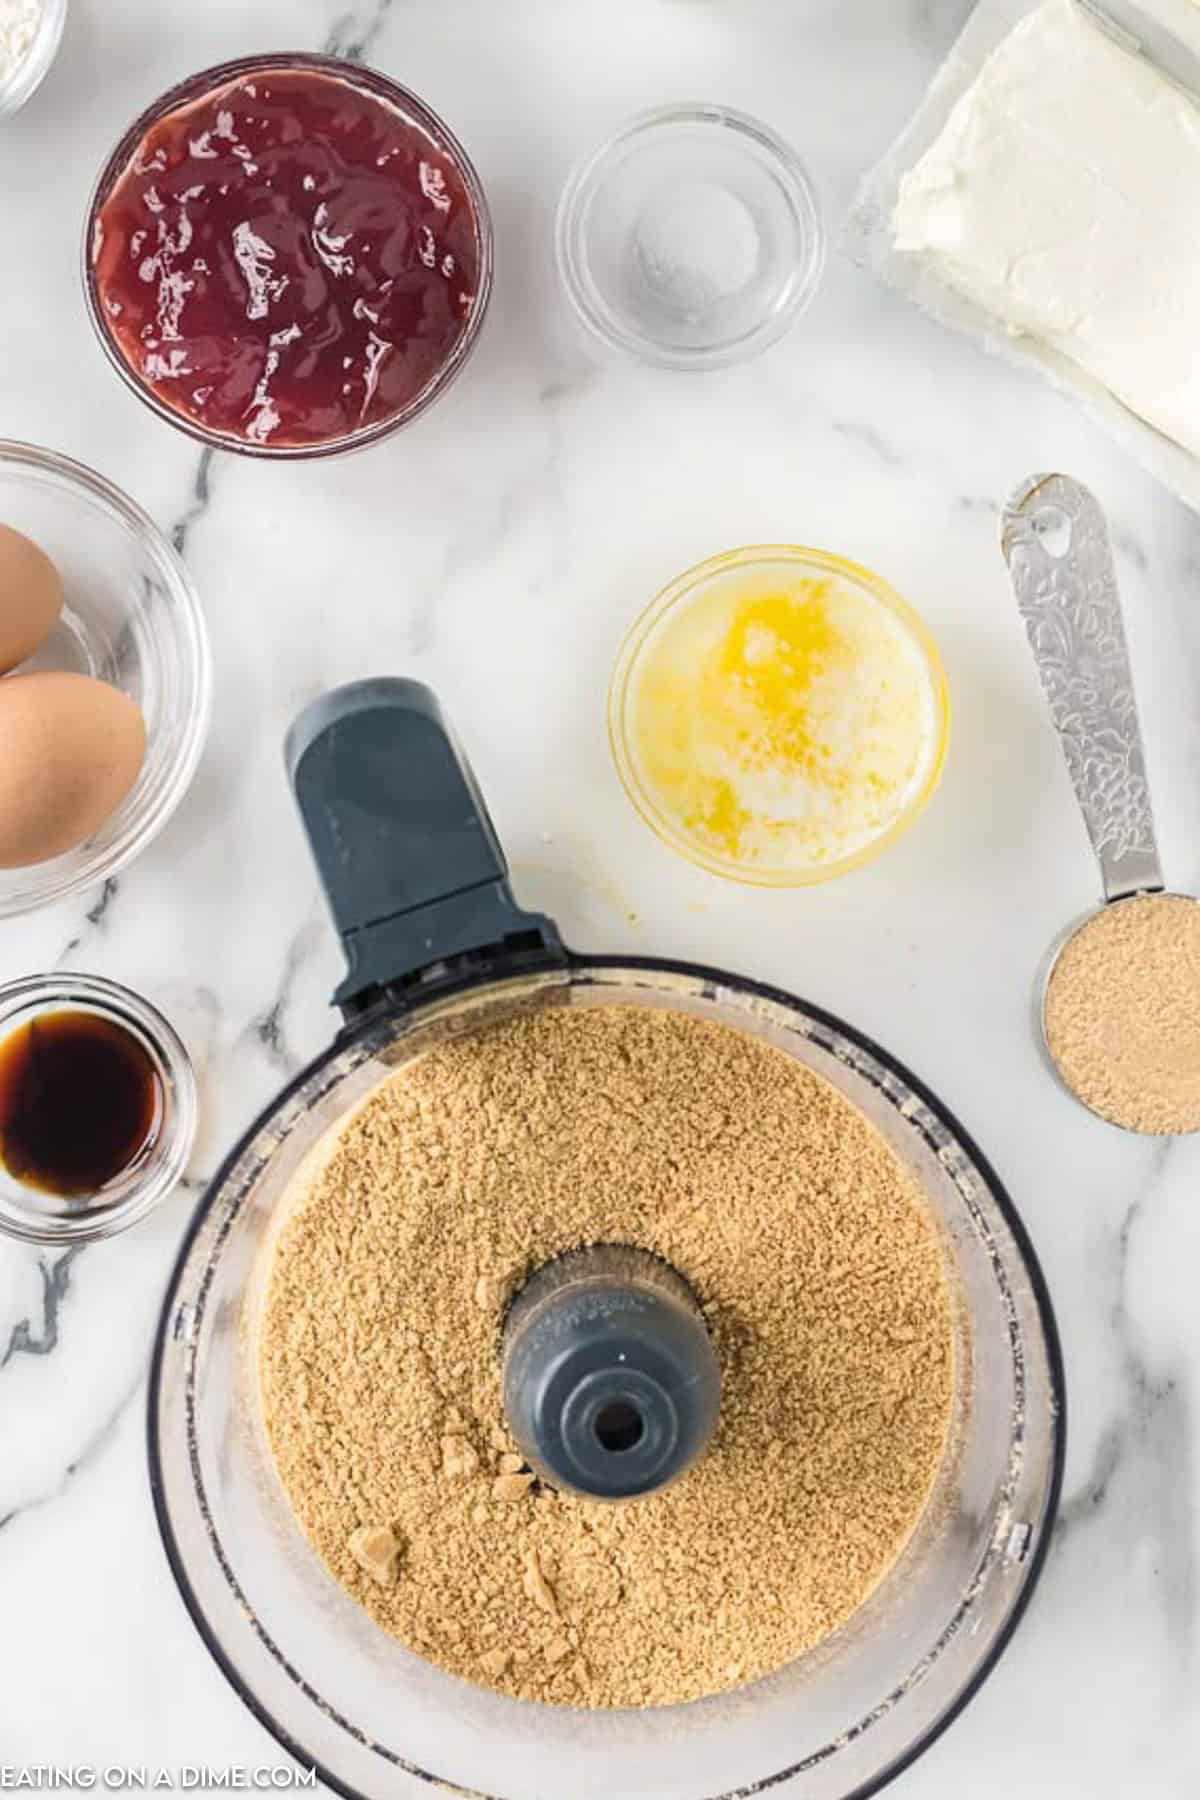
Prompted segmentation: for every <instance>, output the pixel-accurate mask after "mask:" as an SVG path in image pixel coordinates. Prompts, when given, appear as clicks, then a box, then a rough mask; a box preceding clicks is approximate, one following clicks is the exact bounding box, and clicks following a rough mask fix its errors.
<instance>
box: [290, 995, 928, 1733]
mask: <svg viewBox="0 0 1200 1800" xmlns="http://www.w3.org/2000/svg"><path fill="white" fill-rule="evenodd" d="M589 1243H629V1244H636V1245H639V1246H641V1247H643V1248H645V1249H648V1250H650V1251H652V1252H654V1253H656V1254H657V1255H659V1256H662V1257H664V1258H665V1259H666V1260H667V1261H668V1262H670V1263H671V1264H673V1265H674V1267H676V1268H677V1269H678V1270H679V1271H680V1273H681V1274H682V1275H683V1276H684V1277H685V1278H686V1280H687V1281H688V1282H689V1283H690V1284H691V1286H692V1288H693V1291H694V1292H695V1293H696V1294H697V1297H698V1298H699V1300H700V1302H701V1304H702V1305H703V1306H704V1307H705V1308H706V1313H705V1316H706V1318H707V1319H708V1321H709V1325H710V1329H711V1331H712V1335H713V1342H714V1344H715V1346H716V1349H717V1353H718V1357H719V1359H720V1363H721V1372H722V1383H723V1387H722V1408H721V1418H720V1422H719V1425H718V1429H717V1433H716V1436H715V1438H714V1440H713V1442H712V1444H711V1445H710V1446H709V1449H708V1451H707V1452H706V1454H705V1455H704V1456H703V1457H702V1458H701V1459H700V1461H699V1462H698V1463H697V1464H696V1465H695V1466H694V1467H693V1468H692V1469H690V1470H689V1471H688V1472H687V1473H686V1474H685V1475H684V1476H683V1477H682V1478H681V1479H680V1480H679V1481H677V1482H675V1483H674V1484H673V1485H672V1486H670V1487H669V1488H666V1489H664V1490H663V1491H662V1492H660V1493H657V1494H653V1495H649V1496H647V1497H645V1498H643V1499H640V1500H635V1501H630V1502H627V1503H624V1504H621V1505H616V1506H611V1505H605V1504H603V1503H601V1502H593V1501H587V1500H582V1499H579V1498H576V1497H575V1496H573V1495H571V1494H567V1493H561V1492H553V1491H551V1490H549V1489H547V1488H545V1487H539V1486H537V1485H536V1484H535V1485H531V1486H530V1487H529V1489H528V1490H527V1492H526V1495H525V1497H524V1498H523V1499H522V1500H521V1502H520V1503H519V1504H513V1503H502V1502H501V1501H499V1500H497V1499H493V1498H492V1491H493V1485H494V1483H495V1481H496V1480H497V1479H503V1478H506V1477H510V1476H518V1475H522V1474H523V1473H524V1472H525V1471H524V1468H523V1465H522V1466H521V1467H520V1468H516V1469H514V1468H510V1467H507V1466H505V1467H501V1468H500V1469H499V1473H498V1474H497V1472H496V1465H495V1462H494V1456H501V1457H508V1456H515V1455H516V1454H517V1452H516V1447H515V1445H514V1444H513V1442H512V1438H511V1436H510V1434H509V1433H508V1431H507V1429H506V1421H505V1417H504V1412H503V1408H502V1404H501V1397H500V1368H499V1358H498V1339H499V1332H500V1324H501V1318H500V1313H499V1310H498V1308H495V1307H492V1306H489V1307H487V1308H484V1307H482V1306H481V1305H478V1304H476V1303H475V1297H474V1296H475V1293H476V1291H477V1289H478V1284H479V1281H480V1278H481V1277H484V1276H486V1277H488V1278H489V1279H490V1280H491V1281H493V1282H494V1283H495V1284H496V1288H495V1292H496V1293H503V1294H505V1295H507V1294H510V1293H513V1292H515V1291H516V1290H517V1289H518V1288H519V1287H520V1286H521V1284H522V1283H523V1282H524V1281H525V1279H526V1278H527V1277H528V1275H529V1274H530V1273H532V1271H533V1270H534V1269H536V1268H538V1267H539V1266H540V1265H541V1264H542V1263H544V1262H546V1261H548V1260H549V1259H550V1258H551V1257H553V1256H557V1255H559V1254H561V1253H562V1252H563V1251H565V1250H570V1249H575V1248H578V1247H580V1246H582V1245H586V1244H589ZM464 1270H465V1271H467V1272H468V1273H467V1274H466V1275H465V1276H464ZM259 1350H260V1368H261V1381H262V1398H263V1408H264V1416H265V1420H266V1425H267V1429H268V1432H269V1435H270V1440H271V1444H272V1447H273V1450H274V1454H275V1458H276V1462H277V1465H278V1468H279V1473H280V1476H281V1479H282V1481H283V1484H284V1488H285V1491H286V1492H287V1494H288V1496H289V1499H290V1501H291V1504H292V1507H293V1509H294V1510H295V1513H296V1515H297V1517H298V1519H299V1521H300V1524H301V1526H302V1527H303V1529H304V1531H305V1532H306V1533H307V1535H308V1537H309V1538H310V1540H311V1541H312V1543H313V1545H314V1546H315V1548H316V1549H317V1551H318V1552H319V1553H320V1555H321V1556H322V1557H323V1558H324V1559H325V1561H326V1563H327V1564H328V1566H329V1568H330V1570H331V1572H332V1574H333V1575H334V1577H335V1578H336V1579H337V1580H338V1581H339V1582H341V1583H342V1585H343V1586H344V1587H345V1588H346V1589H348V1591H349V1592H350V1593H351V1594H352V1595H353V1596H354V1597H355V1598H356V1599H357V1600H358V1601H359V1602H360V1604H361V1605H362V1606H363V1607H365V1608H366V1610H367V1611H368V1612H369V1613H370V1614H371V1616H372V1617H373V1618H374V1619H375V1620H376V1621H377V1622H378V1624H379V1625H380V1626H381V1627H382V1628H383V1629H384V1630H386V1631H389V1632H391V1633H392V1634H393V1635H394V1636H395V1637H397V1638H399V1639H400V1640H401V1642H403V1643H406V1644H408V1645H409V1646H410V1647H413V1648H414V1649H417V1650H418V1652H419V1653H420V1654H422V1655H424V1656H426V1657H427V1658H428V1659H429V1660H430V1661H432V1662H435V1663H437V1664H438V1665H439V1666H441V1667H442V1668H445V1669H448V1670H450V1671H451V1672H452V1673H454V1674H457V1675H460V1676H462V1677H464V1678H466V1679H468V1680H473V1681H477V1682H482V1683H484V1684H485V1685H488V1686H491V1687H494V1688H496V1689H498V1690H499V1691H500V1692H502V1693H505V1694H508V1695H511V1696H514V1697H516V1698H520V1699H526V1700H537V1701H543V1702H546V1703H549V1704H553V1705H566V1706H588V1707H627V1706H634V1707H641V1706H658V1705H668V1704H676V1703H681V1702H684V1701H688V1700H693V1699H697V1698H699V1697H701V1696H703V1695H706V1694H712V1693H717V1692H720V1691H721V1690H723V1689H726V1688H729V1687H731V1686H734V1685H736V1684H737V1683H739V1682H743V1681H753V1680H756V1679H758V1678H759V1677H761V1676H763V1675H765V1674H767V1673H769V1672H771V1671H772V1670H775V1669H778V1668H780V1667H782V1666H783V1665H785V1664H787V1663H789V1662H792V1661H794V1660H795V1659H796V1658H797V1657H799V1656H801V1655H802V1654H803V1653H804V1652H805V1651H806V1650H808V1649H810V1648H811V1647H812V1646H813V1645H814V1644H816V1643H819V1642H820V1641H821V1639H823V1638H824V1637H826V1636H827V1635H828V1634H829V1633H830V1632H831V1631H833V1630H835V1629H836V1628H837V1627H838V1626H839V1625H841V1624H842V1623H844V1621H845V1620H846V1619H847V1618H849V1616H850V1615H851V1614H852V1613H853V1612H854V1611H855V1610H856V1608H857V1607H859V1606H860V1605H861V1604H862V1602H863V1601H864V1600H865V1599H866V1598H867V1596H868V1595H869V1594H870V1593H871V1591H872V1590H873V1589H874V1588H875V1587H876V1586H877V1585H878V1583H879V1581H880V1580H881V1579H882V1578H883V1577H884V1576H885V1575H886V1574H887V1572H888V1570H889V1569H890V1568H891V1566H892V1564H893V1563H894V1562H895V1560H896V1557H897V1556H898V1555H899V1553H900V1551H901V1550H902V1549H903V1547H904V1545H905V1543H906V1542H907V1541H908V1539H909V1537H910V1535H911V1533H912V1531H913V1528H914V1526H915V1525H916V1523H917V1521H918V1519H919V1518H920V1516H921V1513H922V1510H923V1508H924V1506H925V1503H926V1500H927V1497H928V1495H929V1493H930V1490H931V1487H932V1484H933V1482H934V1479H935V1476H936V1474H937V1471H938V1469H939V1466H940V1462H941V1458H942V1453H943V1445H944V1442H945V1436H946V1430H947V1423H948V1418H949V1413H950V1406H951V1399H952V1395H953V1387H954V1354H953V1314H952V1307H951V1302H950V1297H949V1294H948V1291H947V1286H946V1281H945V1269H944V1263H943V1256H942V1251H941V1246H940V1242H939V1239H938V1234H937V1228H936V1226H935V1225H934V1223H933V1220H932V1218H931V1216H930V1214H929V1212H928V1210H927V1208H926V1206H925V1204H924V1201H923V1199H922V1196H921V1194H920V1192H919V1190H918V1188H917V1187H916V1185H915V1184H914V1182H913V1181H912V1179H911V1178H910V1177H909V1175H908V1174H907V1172H906V1171H905V1169H904V1168H903V1167H902V1165H901V1164H900V1162H899V1161H898V1159H897V1158H896V1156H895V1155H894V1153H893V1152H892V1151H891V1149H890V1148H889V1147H888V1145H887V1144H886V1143H885V1141H884V1140H883V1138H882V1137H881V1136H880V1134H879V1133H878V1132H877V1131H876V1130H875V1129H874V1127H873V1126H871V1125H870V1124H869V1122H868V1121H867V1120H866V1119H865V1118H864V1117H863V1115H862V1114H861V1113H859V1112H858V1111H857V1110H856V1108H854V1107H853V1106H852V1105H850V1103H849V1102H848V1101H846V1100H845V1099H843V1098H842V1097H841V1095H839V1094H838V1093H836V1092H835V1091H834V1090H833V1089H832V1088H831V1087H829V1086H828V1084H827V1083H825V1082H824V1081H822V1080H820V1079H819V1078H818V1077H817V1076H815V1075H813V1074H811V1073H810V1072H808V1071H807V1070H805V1069H803V1068H801V1067H800V1066H799V1065H798V1064H797V1063H795V1062H794V1061H792V1060H791V1059H790V1058H789V1057H787V1056H785V1055H784V1054H782V1053H781V1052H779V1051H776V1050H774V1049H771V1048H770V1047H768V1046H766V1045H765V1044H762V1043H760V1042H759V1041H757V1040H756V1039H752V1038H750V1037H746V1036H743V1035H742V1034H741V1033H738V1032H734V1031H731V1030H729V1029H727V1028H725V1027H723V1026H719V1025H715V1024H710V1023H708V1022H707V1021H701V1020H698V1019H692V1018H687V1017H684V1016H682V1015H679V1014H674V1013H669V1012H661V1011H651V1010H649V1009H645V1008H635V1007H620V1006H606V1007H602V1008H576V1007H560V1006H554V1007H547V1008H545V1009H543V1010H539V1011H537V1012H530V1013H527V1014H522V1015H520V1016H518V1017H516V1018H514V1019H512V1020H510V1021H508V1022H506V1023H504V1024H501V1025H498V1026H493V1027H489V1028H488V1029H487V1030H485V1031H480V1032H475V1033H473V1034H471V1035H465V1036H463V1037H460V1038H457V1039H451V1040H447V1041H445V1042H443V1043H440V1044H438V1045H437V1046H436V1047H435V1048H433V1049H432V1050H430V1051H428V1052H427V1053H425V1054H424V1055H423V1056H422V1057H421V1058H420V1059H419V1060H418V1061H416V1062H415V1063H413V1064H411V1065H409V1066H408V1067H405V1068H403V1069H400V1070H398V1071H397V1072H395V1073H394V1074H392V1075H391V1076H390V1077H389V1078H388V1079H387V1080H386V1081H385V1082H383V1083H382V1084H381V1086H380V1087H379V1088H378V1089H377V1090H376V1091H375V1092H374V1093H373V1094H372V1095H371V1096H370V1097H369V1098H368V1100H367V1101H366V1103H365V1104H364V1105H363V1106H362V1107H361V1108H359V1110H358V1111H357V1112H356V1113H354V1114H353V1115H352V1117H351V1118H350V1120H349V1121H348V1122H347V1123H346V1124H345V1125H344V1126H343V1127H342V1128H341V1131H340V1134H339V1136H338V1138H337V1139H336V1141H335V1142H334V1144H333V1145H332V1148H331V1152H330V1154H329V1155H328V1157H327V1158H325V1159H324V1160H323V1161H322V1163H321V1165H320V1168H319V1171H318V1173H317V1174H316V1175H315V1176H314V1177H313V1178H312V1180H311V1181H310V1183H309V1184H308V1186H307V1187H306V1188H303V1189H299V1188H298V1193H297V1202H296V1205H295V1207H294V1209H293V1211H292V1212H291V1213H290V1215H289V1216H288V1217H287V1218H286V1219H285V1221H284V1223H283V1225H282V1227H281V1230H280V1233H279V1236H278V1239H277V1242H276V1246H275V1249H274V1253H273V1258H272V1262H271V1265H270V1267H269V1270H268V1272H267V1288H266V1296H265V1306H264V1314H263V1319H262V1326H261V1336H260V1342H259ZM455 1371H459V1373H457V1374H456V1373H455ZM452 1417H457V1418H458V1419H459V1420H461V1421H463V1422H464V1423H463V1424H462V1425H461V1426H460V1427H459V1428H457V1429H455V1430H451V1429H449V1428H448V1422H449V1420H450V1419H451V1418H452ZM466 1422H469V1423H466ZM476 1446H478V1447H479V1448H477V1447H476ZM480 1449H483V1450H484V1451H485V1454H486V1456H487V1464H486V1465H485V1464H484V1463H483V1461H482V1458H481V1456H480ZM447 1458H448V1459H449V1463H450V1468H451V1470H452V1471H453V1473H451V1472H450V1471H446V1472H444V1470H445V1465H446V1462H447ZM472 1459H473V1460H472ZM364 1518H365V1519H372V1520H386V1521H389V1522H394V1526H395V1530H396V1531H397V1532H398V1533H402V1534H403V1537H404V1539H405V1551H404V1569H403V1579H402V1580H396V1581H395V1582H394V1583H393V1584H391V1585H388V1586H385V1585H381V1584H380V1583H379V1581H377V1580H376V1579H374V1578H373V1577H372V1576H371V1575H369V1574H368V1573H367V1572H366V1571H365V1570H364V1569H363V1568H362V1567H361V1566H360V1564H359V1562H358V1561H357V1560H356V1558H355V1556H354V1555H353V1554H352V1553H351V1551H350V1549H349V1547H348V1546H349V1539H350V1537H351V1535H352V1534H353V1532H354V1531H355V1529H356V1527H358V1525H359V1522H360V1521H361V1520H363V1519H364ZM564 1642H565V1643H566V1645H567V1650H566V1651H560V1646H561V1645H562V1644H563V1643H564ZM551 1650H553V1652H554V1654H553V1656H551V1655H550V1654H549V1653H550V1651H551ZM502 1658H507V1660H501V1659H502Z"/></svg>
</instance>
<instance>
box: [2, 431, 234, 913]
mask: <svg viewBox="0 0 1200 1800" xmlns="http://www.w3.org/2000/svg"><path fill="white" fill-rule="evenodd" d="M211 682H212V675H211V664H210V658H209V648H208V637H207V633H206V631H205V626H204V619H203V615H202V614H201V611H200V605H199V602H198V600H197V597H196V593H195V590H194V589H193V587H192V584H191V581H190V579H189V577H188V574H187V571H186V570H185V568H184V566H183V564H182V562H181V561H180V559H179V557H178V556H177V555H176V554H175V551H174V550H173V549H172V548H171V545H170V544H169V543H168V542H167V540H166V538H164V537H163V535H162V533H161V532H160V531H159V530H158V528H157V527H156V526H155V525H154V523H153V521H152V520H150V519H149V518H148V517H147V516H146V514H145V513H143V512H142V511H141V509H140V508H139V507H138V506H136V505H135V504H134V502H133V501H132V500H129V499H128V498H127V497H126V496H125V495H124V494H122V493H121V492H120V490H119V489H117V488H115V487H114V486H113V485H112V484H111V483H110V482H108V481H106V480H105V479H104V478H103V477H102V476H100V475H97V474H96V473H95V472H94V471H93V470H91V469H88V468H85V467H84V466H83V465H82V464H81V463H76V462H72V461H71V460H70V459H69V458H67V457H64V456H59V455H57V454H55V453H54V452H53V451H49V450H42V449H38V448H36V447H34V446H33V445H29V444H17V443H10V442H5V441H0V743H2V744H3V746H4V755H3V757H2V758H0V918H13V917H15V916H16V915H18V914H20V913H26V912H31V911H33V910H34V909H35V908H36V907H40V906H44V905H47V904H49V903H50V902H52V901H56V900H64V899H66V898H68V897H69V896H71V895H73V894H77V893H80V892H82V891H83V890H84V889H86V888H89V887H92V886H94V885H95V884H97V883H99V882H102V881H105V880H107V879H108V878H109V877H111V876H113V875H115V874H117V873H118V871H119V870H121V869H123V868H124V867H125V866H126V864H127V863H129V862H130V861H131V860H132V858H133V857H135V856H136V855H138V854H139V852H140V851H142V850H143V849H145V847H146V845H147V844H148V843H149V842H150V841H151V839H152V838H153V837H154V836H155V835H156V834H157V833H158V832H159V831H160V830H161V829H162V827H163V825H164V824H165V823H166V821H167V820H168V819H169V818H170V816H171V814H172V813H173V812H174V810H175V808H176V807H177V806H178V804H179V802H180V800H181V799H182V798H183V795H184V794H185V792H186V791H187V788H188V785H189V783H190V782H191V779H192V776H193V775H194V774H195V771H196V766H197V764H198V762H199V760H200V754H201V751H202V749H203V747H204V739H205V736H206V733H207V730H208V721H209V714H210V708H211Z"/></svg>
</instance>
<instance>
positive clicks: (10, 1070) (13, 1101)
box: [0, 1010, 162, 1199]
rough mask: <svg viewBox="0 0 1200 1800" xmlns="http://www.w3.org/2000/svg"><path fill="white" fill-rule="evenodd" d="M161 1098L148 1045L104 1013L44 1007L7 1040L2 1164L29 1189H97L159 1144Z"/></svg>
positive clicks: (1, 1096)
mask: <svg viewBox="0 0 1200 1800" xmlns="http://www.w3.org/2000/svg"><path fill="white" fill-rule="evenodd" d="M161 1105H162V1094H161V1087H160V1082H159V1077H158V1072H157V1070H156V1069H155V1066H154V1063H153V1061H152V1059H151V1057H150V1055H149V1053H148V1051H147V1050H146V1048H145V1046H144V1045H143V1044H142V1043H141V1042H140V1040H139V1039H138V1038H136V1037H135V1036H134V1035H133V1033H132V1032H130V1031H127V1030H126V1029H125V1027H124V1026H122V1025H118V1024H117V1023H116V1022H115V1020H112V1019H106V1018H104V1017H102V1016H101V1015H100V1014H98V1013H91V1012H79V1011H69V1010H64V1011H62V1012H48V1013H40V1014H39V1015H38V1016H37V1017H36V1018H34V1019H31V1020H30V1021H29V1022H28V1024H25V1025H22V1026H20V1027H19V1028H18V1029H17V1030H16V1031H14V1032H12V1033H11V1034H10V1035H9V1036H8V1037H6V1038H5V1039H4V1040H3V1041H2V1042H0V1164H2V1165H3V1167H4V1168H5V1169H6V1170H7V1172H8V1174H9V1175H10V1176H12V1178H13V1179H14V1180H16V1181H20V1182H23V1183H24V1184H25V1185H26V1186H27V1187H33V1188H38V1189H40V1190H41V1191H42V1192H43V1193H47V1194H56V1195H59V1196H61V1197H63V1198H68V1199H69V1198H74V1197H77V1196H83V1195H87V1194H95V1193H98V1192H99V1191H100V1189H101V1188H103V1187H105V1186H107V1184H108V1183H109V1182H111V1181H113V1180H115V1179H116V1177H117V1176H119V1175H121V1174H123V1173H124V1172H125V1170H126V1169H129V1168H131V1167H132V1165H133V1164H134V1163H135V1162H137V1161H138V1159H139V1158H140V1157H141V1156H142V1155H143V1154H144V1152H145V1151H146V1149H147V1148H148V1146H149V1145H150V1144H151V1143H152V1141H153V1139H154V1135H155V1133H156V1131H157V1129H158V1122H159V1117H160V1114H161Z"/></svg>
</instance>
